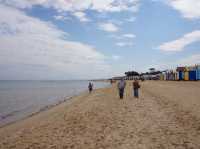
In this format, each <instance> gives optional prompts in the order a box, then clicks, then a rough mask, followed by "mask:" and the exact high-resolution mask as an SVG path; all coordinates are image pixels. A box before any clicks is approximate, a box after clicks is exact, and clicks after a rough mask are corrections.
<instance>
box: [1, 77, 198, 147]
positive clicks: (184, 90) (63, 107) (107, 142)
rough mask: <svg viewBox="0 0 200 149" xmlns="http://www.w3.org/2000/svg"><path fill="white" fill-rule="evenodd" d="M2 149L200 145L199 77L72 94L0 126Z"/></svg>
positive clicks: (129, 84) (114, 86)
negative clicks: (137, 92) (135, 94)
mask: <svg viewBox="0 0 200 149" xmlns="http://www.w3.org/2000/svg"><path fill="white" fill-rule="evenodd" d="M0 148H1V149H15V148H16V149H200V82H175V81H144V82H142V83H141V90H140V98H139V99H135V98H134V97H132V86H131V82H129V83H128V84H127V87H126V93H125V98H124V99H123V100H120V99H119V97H118V94H117V89H116V85H113V86H112V87H109V88H104V89H98V90H95V91H94V92H93V93H92V94H88V93H84V94H81V95H79V96H76V97H73V98H72V99H71V100H69V101H67V102H64V103H62V104H60V105H58V106H56V107H53V108H51V109H49V110H47V111H44V112H41V113H39V114H37V115H34V116H32V117H29V118H27V119H25V120H21V121H18V122H16V123H13V124H11V125H8V126H5V127H3V128H0Z"/></svg>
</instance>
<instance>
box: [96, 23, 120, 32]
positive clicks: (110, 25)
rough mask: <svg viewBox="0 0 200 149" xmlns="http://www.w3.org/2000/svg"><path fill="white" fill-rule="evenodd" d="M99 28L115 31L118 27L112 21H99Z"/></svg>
mask: <svg viewBox="0 0 200 149" xmlns="http://www.w3.org/2000/svg"><path fill="white" fill-rule="evenodd" d="M99 29H101V30H103V31H106V32H117V31H118V30H119V28H118V27H117V26H116V25H114V24H113V23H100V24H99Z"/></svg>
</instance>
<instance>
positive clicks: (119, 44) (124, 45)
mask: <svg viewBox="0 0 200 149" xmlns="http://www.w3.org/2000/svg"><path fill="white" fill-rule="evenodd" d="M116 45H117V46H119V47H126V46H132V45H133V43H132V42H117V43H116Z"/></svg>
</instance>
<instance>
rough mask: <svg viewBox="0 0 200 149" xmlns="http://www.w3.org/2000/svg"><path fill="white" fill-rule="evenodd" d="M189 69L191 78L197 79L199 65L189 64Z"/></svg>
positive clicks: (192, 79) (191, 79)
mask: <svg viewBox="0 0 200 149" xmlns="http://www.w3.org/2000/svg"><path fill="white" fill-rule="evenodd" d="M187 70H188V71H189V80H190V81H196V80H197V67H196V66H189V67H187Z"/></svg>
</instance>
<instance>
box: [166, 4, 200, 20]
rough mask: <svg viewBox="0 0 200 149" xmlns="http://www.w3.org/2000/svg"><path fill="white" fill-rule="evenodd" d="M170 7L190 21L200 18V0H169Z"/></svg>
mask: <svg viewBox="0 0 200 149" xmlns="http://www.w3.org/2000/svg"><path fill="white" fill-rule="evenodd" d="M167 3H168V5H170V6H172V7H173V8H174V9H176V10H178V11H179V12H180V13H181V14H182V15H183V17H185V18H188V19H199V18H200V0H168V1H167Z"/></svg>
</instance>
